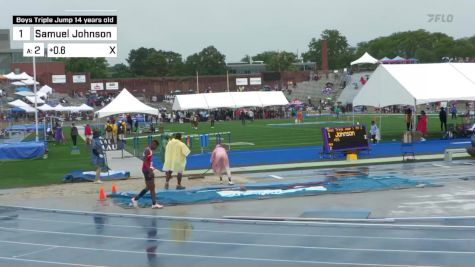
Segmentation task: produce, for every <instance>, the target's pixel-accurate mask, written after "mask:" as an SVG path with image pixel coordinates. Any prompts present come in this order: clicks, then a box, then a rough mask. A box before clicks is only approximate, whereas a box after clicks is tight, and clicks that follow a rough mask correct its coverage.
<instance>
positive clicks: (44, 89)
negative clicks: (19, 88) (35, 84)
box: [38, 85, 53, 94]
mask: <svg viewBox="0 0 475 267" xmlns="http://www.w3.org/2000/svg"><path fill="white" fill-rule="evenodd" d="M38 92H42V93H45V94H51V93H53V88H51V87H49V86H48V85H43V86H42V87H41V88H40V89H39V90H38Z"/></svg>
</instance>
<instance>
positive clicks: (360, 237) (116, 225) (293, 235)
mask: <svg viewBox="0 0 475 267" xmlns="http://www.w3.org/2000/svg"><path fill="white" fill-rule="evenodd" d="M468 217H470V218H475V216H468ZM0 218H2V216H0ZM424 218H431V217H421V219H424ZM437 218H440V219H447V218H446V217H437ZM397 219H399V218H397ZM406 219H410V218H402V220H406ZM19 220H24V221H35V222H48V223H62V224H76V225H89V226H96V224H95V223H84V222H73V221H61V220H46V219H36V218H27V217H22V218H20V219H19ZM106 225H107V227H116V228H132V229H141V230H142V229H157V230H166V231H173V230H176V231H185V230H189V229H187V228H174V227H148V226H136V225H123V224H106ZM193 232H203V233H215V234H237V235H253V236H254V235H261V236H267V235H270V236H290V237H319V238H348V239H382V240H386V239H387V240H424V241H475V238H427V237H387V236H360V235H351V236H349V235H316V234H286V233H275V232H250V231H224V230H221V231H220V230H204V229H196V228H193Z"/></svg>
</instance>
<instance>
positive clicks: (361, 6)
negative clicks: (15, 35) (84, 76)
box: [0, 0, 475, 64]
mask: <svg viewBox="0 0 475 267" xmlns="http://www.w3.org/2000/svg"><path fill="white" fill-rule="evenodd" d="M0 6H1V9H0V28H10V29H11V27H12V26H13V25H12V17H11V16H12V15H59V14H61V15H99V14H100V15H109V14H116V15H118V21H119V23H118V49H119V57H118V58H117V59H114V60H110V63H112V64H114V63H118V62H125V58H127V55H128V53H129V51H130V50H131V49H134V48H138V47H141V46H144V47H154V48H156V49H163V50H172V51H175V52H178V53H180V54H182V55H183V57H184V58H186V57H187V56H189V55H190V54H193V53H195V52H197V51H200V50H201V49H202V48H204V47H206V46H208V45H214V46H215V47H216V48H217V49H218V50H220V51H221V52H222V53H224V54H225V55H226V61H227V62H236V61H239V60H240V59H241V58H242V57H243V56H244V55H246V54H251V55H254V54H257V53H259V52H262V51H266V50H287V51H291V52H297V51H298V52H299V53H301V52H304V51H306V50H307V45H308V43H309V41H310V40H311V38H313V37H316V38H318V37H319V35H320V33H321V32H322V31H323V30H324V29H337V30H339V31H340V32H341V33H342V34H343V35H345V36H346V37H347V38H348V41H349V43H350V45H353V46H354V45H356V44H357V43H358V42H361V41H367V40H370V39H373V38H375V37H379V36H384V35H388V34H391V33H393V32H396V31H406V30H416V29H425V30H428V31H440V32H444V33H447V34H448V35H451V36H453V37H455V38H460V37H468V36H472V35H475V27H474V25H475V16H474V15H473V14H474V11H475V1H474V0H450V1H449V0H234V1H231V0H135V1H130V0H129V1H124V0H74V1H69V0H68V1H66V0H16V1H7V0H1V1H0ZM71 10H76V11H71ZM84 10H104V11H102V12H92V11H89V12H84ZM428 14H441V15H445V16H449V15H451V16H453V21H452V22H451V23H448V22H429V16H428ZM13 45H14V47H20V43H14V44H13Z"/></svg>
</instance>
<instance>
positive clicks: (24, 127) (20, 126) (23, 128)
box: [5, 123, 45, 131]
mask: <svg viewBox="0 0 475 267" xmlns="http://www.w3.org/2000/svg"><path fill="white" fill-rule="evenodd" d="M44 128H45V126H44V124H43V123H38V129H39V130H44ZM35 129H36V128H35V125H34V124H17V125H10V126H8V127H7V128H5V130H7V131H11V130H15V131H34V130H35Z"/></svg>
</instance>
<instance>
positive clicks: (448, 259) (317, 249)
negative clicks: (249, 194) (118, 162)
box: [0, 206, 475, 266]
mask: <svg viewBox="0 0 475 267" xmlns="http://www.w3.org/2000/svg"><path fill="white" fill-rule="evenodd" d="M447 222H448V221H447V220H443V219H441V220H440V221H436V222H432V223H430V224H427V223H421V222H418V221H417V220H410V221H403V222H400V223H397V222H393V223H372V222H366V223H365V222H339V223H333V222H292V221H285V222H272V221H240V220H226V219H209V218H177V217H167V216H160V211H157V212H156V215H134V214H108V213H94V212H80V211H61V210H48V209H32V208H19V207H8V206H3V207H0V244H1V245H0V246H1V247H2V250H0V265H2V266H7V265H15V266H18V265H32V266H183V265H193V266H213V265H214V266H229V265H236V264H238V265H242V266H263V265H265V266H275V265H280V266H302V265H305V266H307V265H308V266H463V265H466V266H468V265H472V264H473V262H475V221H474V220H473V219H472V218H460V219H452V220H450V223H447Z"/></svg>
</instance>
